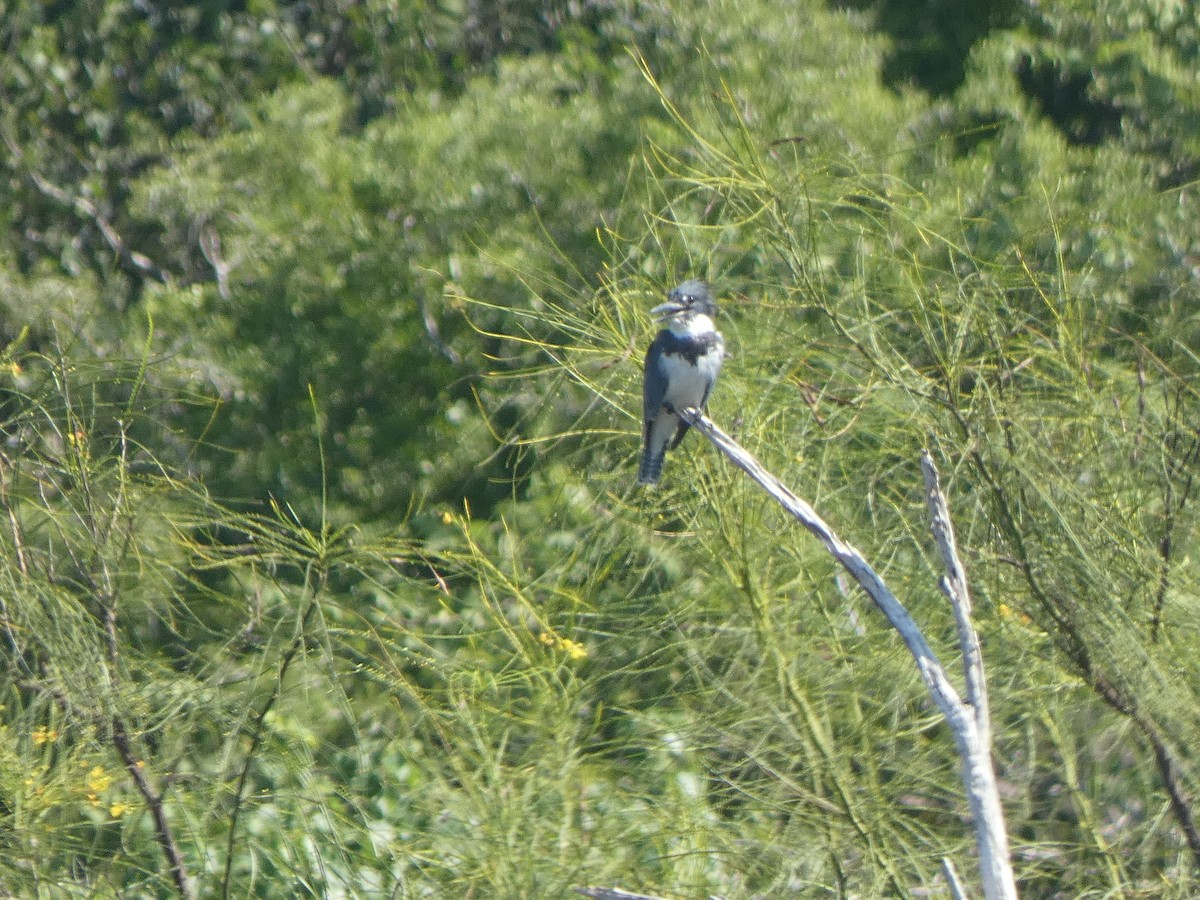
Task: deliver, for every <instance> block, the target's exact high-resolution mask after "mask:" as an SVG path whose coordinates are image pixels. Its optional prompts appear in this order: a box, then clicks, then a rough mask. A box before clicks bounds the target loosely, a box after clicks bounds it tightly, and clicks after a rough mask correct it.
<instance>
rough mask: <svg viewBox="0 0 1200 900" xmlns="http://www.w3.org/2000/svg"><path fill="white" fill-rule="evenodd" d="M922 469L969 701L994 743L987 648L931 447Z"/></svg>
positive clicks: (985, 737) (986, 739) (983, 736)
mask: <svg viewBox="0 0 1200 900" xmlns="http://www.w3.org/2000/svg"><path fill="white" fill-rule="evenodd" d="M921 472H922V473H923V474H924V476H925V499H926V502H927V503H928V504H929V530H930V531H931V532H932V533H933V541H934V543H935V544H937V547H938V551H939V552H940V553H941V555H942V562H943V564H944V565H945V566H946V575H945V577H944V578H943V579H942V580H941V582H940V587H941V589H942V593H944V594H945V595H946V596H947V597H948V598H949V600H950V607H951V609H953V611H954V625H955V628H956V629H957V630H958V645H959V647H960V648H961V649H962V655H963V661H962V665H963V677H964V678H965V679H966V685H967V703H968V704H970V706H971V708H972V710H973V711H974V714H975V725H976V727H977V728H978V730H979V738H980V740H981V742H982V743H983V744H984V745H985V746H987V747H990V746H991V745H992V721H991V716H990V714H989V713H988V697H987V680H986V679H985V678H984V674H983V652H982V651H981V650H980V647H979V635H978V633H977V632H976V631H975V628H974V626H973V625H972V624H971V591H970V588H969V587H968V585H967V573H966V570H965V569H964V568H963V564H962V560H961V559H960V558H959V556H958V542H957V541H956V540H955V537H954V525H953V523H951V521H950V510H949V508H948V506H947V504H946V496H945V494H943V493H942V487H941V481H940V479H939V477H938V471H937V467H936V466H934V464H933V457H932V456H930V455H929V451H928V450H925V451H923V452H922V453H921Z"/></svg>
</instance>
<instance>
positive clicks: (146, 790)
mask: <svg viewBox="0 0 1200 900" xmlns="http://www.w3.org/2000/svg"><path fill="white" fill-rule="evenodd" d="M111 728H112V743H113V746H114V747H115V748H116V749H117V753H118V754H119V755H120V757H121V762H122V763H124V765H125V771H127V772H128V773H129V776H130V777H131V778H132V779H133V783H134V785H135V786H136V787H137V789H138V793H139V794H141V795H142V799H143V800H144V801H145V802H146V808H147V809H149V810H150V817H151V818H152V819H153V820H154V834H155V836H156V838H157V839H158V845H159V847H161V848H162V852H163V855H164V856H165V857H166V858H167V864H168V866H169V868H170V869H171V880H172V881H174V882H175V889H176V890H177V891H179V896H180V897H184V898H190V897H192V896H193V894H192V883H191V879H189V878H188V874H187V868H186V867H185V866H184V864H183V854H182V853H180V852H179V845H178V844H176V843H175V837H174V833H173V832H172V831H171V824H170V822H168V821H167V811H166V808H165V805H164V804H163V796H162V794H161V793H160V792H159V791H156V790H155V789H154V788H153V787H151V785H150V780H149V779H148V778H147V777H146V772H145V770H144V767H143V766H142V763H141V761H140V760H139V759H138V758H137V756H136V755H135V754H134V752H133V746H132V745H131V744H130V742H129V735H128V734H127V733H126V731H125V726H124V724H123V723H122V722H121V719H120V718H119V717H118V716H113V718H112V724H111Z"/></svg>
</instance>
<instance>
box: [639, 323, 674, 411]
mask: <svg viewBox="0 0 1200 900" xmlns="http://www.w3.org/2000/svg"><path fill="white" fill-rule="evenodd" d="M668 333H669V332H667V331H666V330H663V331H660V332H659V334H658V337H656V338H655V339H654V342H653V343H652V344H651V345H650V349H649V350H647V351H646V365H645V371H644V374H643V377H642V421H643V422H653V421H654V419H655V418H656V417H657V416H658V414H659V412H660V411H661V410H662V405H663V400H664V399H665V398H666V396H667V374H666V372H665V371H664V370H663V365H662V361H663V344H664V343H665V341H664V338H663V336H664V335H666V334H668Z"/></svg>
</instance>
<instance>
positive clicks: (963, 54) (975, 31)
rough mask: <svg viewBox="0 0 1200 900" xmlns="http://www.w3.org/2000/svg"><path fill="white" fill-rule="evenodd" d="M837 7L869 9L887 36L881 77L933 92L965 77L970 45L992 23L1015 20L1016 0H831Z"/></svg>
mask: <svg viewBox="0 0 1200 900" xmlns="http://www.w3.org/2000/svg"><path fill="white" fill-rule="evenodd" d="M832 5H833V6H834V7H835V8H837V9H851V10H859V11H866V12H870V13H873V14H874V17H875V27H876V28H877V29H878V30H879V31H883V32H885V33H886V34H887V35H888V36H889V37H890V38H891V39H892V42H893V44H892V50H891V52H890V53H889V54H888V55H887V58H886V59H885V60H884V63H883V72H882V75H883V80H884V83H885V84H888V85H890V86H891V87H894V88H899V87H901V86H903V85H915V86H917V87H919V88H921V90H924V91H927V92H928V93H930V94H932V95H934V96H935V97H944V96H948V95H949V94H952V93H954V91H955V90H957V89H958V87H959V85H961V84H962V83H963V79H964V78H965V77H966V62H967V57H968V56H969V55H970V53H971V48H972V47H974V46H975V44H976V43H977V42H978V41H979V40H981V39H982V38H984V37H985V36H986V35H987V34H988V32H990V31H992V30H993V29H996V28H1008V27H1011V26H1012V25H1014V24H1015V23H1016V22H1017V20H1018V17H1019V15H1020V10H1021V8H1022V4H1021V3H1019V2H1017V0H978V2H972V0H915V2H914V0H834V3H833V4H832Z"/></svg>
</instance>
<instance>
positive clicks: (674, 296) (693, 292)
mask: <svg viewBox="0 0 1200 900" xmlns="http://www.w3.org/2000/svg"><path fill="white" fill-rule="evenodd" d="M700 313H703V314H704V315H706V316H709V317H712V316H715V315H716V313H717V304H716V301H714V300H713V296H712V292H711V291H709V289H708V285H707V284H706V283H705V282H703V281H700V280H698V279H695V278H692V279H689V280H688V281H685V282H683V284H680V285H679V286H677V287H674V288H672V289H671V291H670V293H668V294H667V302H666V303H660V304H659V305H658V306H656V307H654V309H652V310H650V315H652V316H653V317H654V318H655V320H656V321H659V322H666V321H669V320H671V319H676V318H679V319H687V318H690V317H691V316H694V315H698V314H700Z"/></svg>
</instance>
